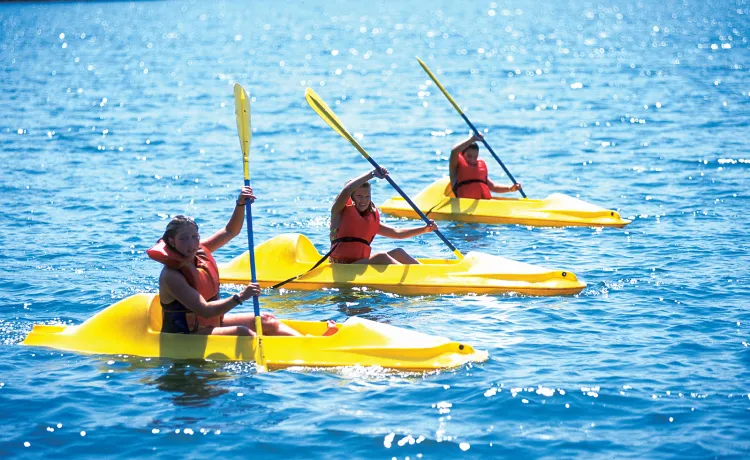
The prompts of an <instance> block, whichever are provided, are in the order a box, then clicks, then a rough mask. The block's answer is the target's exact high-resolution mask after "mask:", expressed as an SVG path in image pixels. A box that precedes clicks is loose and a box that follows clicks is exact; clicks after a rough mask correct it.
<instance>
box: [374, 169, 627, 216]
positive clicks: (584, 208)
mask: <svg viewBox="0 0 750 460" xmlns="http://www.w3.org/2000/svg"><path fill="white" fill-rule="evenodd" d="M449 182H450V178H448V177H444V178H442V179H438V180H436V181H435V182H433V183H432V185H429V186H428V187H427V188H425V189H424V190H422V191H421V192H419V194H418V195H417V196H416V197H414V202H415V203H416V204H417V206H419V208H420V209H423V210H424V212H425V213H428V215H429V217H430V218H432V219H434V220H455V221H460V222H476V223H484V224H519V225H531V226H534V227H573V226H579V227H580V226H582V227H624V226H626V225H628V224H629V223H630V221H629V220H627V219H622V218H620V214H619V213H618V212H617V211H612V210H610V209H605V208H601V207H599V206H596V205H594V204H591V203H587V202H585V201H583V200H579V199H578V198H573V197H572V196H568V195H563V194H562V193H553V194H552V195H550V196H548V197H547V198H545V199H543V200H531V199H523V198H499V197H493V198H492V199H490V200H473V199H470V198H454V197H453V195H452V193H451V194H450V195H447V194H446V190H449V189H448V185H449ZM378 209H380V211H382V212H384V213H386V214H390V215H392V216H397V217H408V218H411V219H417V218H418V216H417V214H416V213H415V212H414V211H413V210H412V209H411V207H410V206H409V205H407V204H406V203H405V202H404V201H403V200H402V199H401V198H400V197H393V198H391V199H390V200H388V201H386V202H385V203H383V205H382V206H378ZM428 211H429V212H428Z"/></svg>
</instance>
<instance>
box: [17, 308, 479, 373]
mask: <svg viewBox="0 0 750 460" xmlns="http://www.w3.org/2000/svg"><path fill="white" fill-rule="evenodd" d="M161 318H162V313H161V303H160V302H159V296H158V295H157V294H136V295H133V296H131V297H128V298H126V299H123V300H121V301H119V302H117V303H116V304H114V305H111V306H109V307H107V308H105V309H104V310H102V311H100V312H99V313H97V314H96V315H94V316H93V317H91V318H89V319H88V320H87V321H85V322H84V323H83V324H81V325H78V326H62V325H60V326H57V325H35V326H34V328H33V329H32V331H31V332H30V333H29V335H28V336H27V337H26V339H25V340H24V341H23V345H29V346H42V347H49V348H55V349H59V350H69V351H76V352H82V353H94V354H118V355H134V356H144V357H154V358H156V357H159V358H171V359H211V360H214V361H253V360H254V359H255V352H256V350H255V347H256V346H257V341H256V340H254V339H253V338H252V337H239V336H218V335H214V336H206V335H195V334H167V333H161V332H159V331H160V330H161ZM282 322H284V323H285V324H287V325H289V326H291V327H293V328H294V329H296V330H298V331H299V332H301V333H302V334H305V335H303V336H302V337H277V336H264V337H263V352H264V358H265V364H266V367H267V368H269V369H284V368H287V367H291V366H308V367H340V366H380V367H383V368H389V369H399V370H409V371H431V370H435V369H443V368H452V367H457V366H462V365H464V364H467V363H470V362H484V361H486V360H487V359H488V354H487V352H486V351H480V350H475V349H474V348H473V347H471V346H470V345H467V344H461V343H458V342H453V341H451V340H449V339H447V338H445V337H439V336H432V335H427V334H422V333H420V332H416V331H412V330H409V329H404V328H400V327H395V326H390V325H387V324H380V323H377V322H374V321H369V320H366V319H363V318H357V317H351V318H348V319H347V320H346V321H345V322H344V323H342V324H339V325H338V328H339V331H338V332H337V333H336V334H333V335H330V336H323V333H324V332H325V331H326V329H327V326H326V323H325V322H322V321H320V322H319V321H291V320H282Z"/></svg>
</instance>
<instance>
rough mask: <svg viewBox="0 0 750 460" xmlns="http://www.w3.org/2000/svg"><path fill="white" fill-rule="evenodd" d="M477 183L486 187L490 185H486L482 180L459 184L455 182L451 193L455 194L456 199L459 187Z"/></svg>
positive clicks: (466, 181) (464, 181)
mask: <svg viewBox="0 0 750 460" xmlns="http://www.w3.org/2000/svg"><path fill="white" fill-rule="evenodd" d="M477 182H480V183H482V184H484V185H487V186H489V185H490V184H488V183H487V181H486V180H482V179H469V180H462V181H461V182H456V183H455V184H454V185H453V193H454V194H456V197H458V193H457V191H458V189H459V187H463V186H464V185H469V184H476V183H477Z"/></svg>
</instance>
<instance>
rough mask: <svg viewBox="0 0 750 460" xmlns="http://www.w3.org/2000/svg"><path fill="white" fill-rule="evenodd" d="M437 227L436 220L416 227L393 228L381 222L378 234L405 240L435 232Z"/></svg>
mask: <svg viewBox="0 0 750 460" xmlns="http://www.w3.org/2000/svg"><path fill="white" fill-rule="evenodd" d="M437 228H438V226H437V224H436V223H435V221H434V220H431V221H430V225H425V226H424V227H415V228H393V227H390V226H388V225H385V224H384V223H382V222H381V223H380V227H379V228H378V235H380V236H384V237H386V238H393V239H395V240H404V239H406V238H412V237H414V236H417V235H422V234H424V233H429V232H434V231H435V230H437Z"/></svg>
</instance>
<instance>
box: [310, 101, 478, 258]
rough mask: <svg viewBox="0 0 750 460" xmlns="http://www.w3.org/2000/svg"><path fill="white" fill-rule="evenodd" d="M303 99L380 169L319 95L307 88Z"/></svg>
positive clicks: (402, 192)
mask: <svg viewBox="0 0 750 460" xmlns="http://www.w3.org/2000/svg"><path fill="white" fill-rule="evenodd" d="M305 99H306V100H307V103H308V104H310V107H312V109H313V110H314V111H315V113H317V114H318V115H320V118H322V119H323V121H325V122H326V123H328V126H330V127H331V128H333V130H334V131H336V132H337V133H339V135H340V136H341V137H343V138H344V139H346V140H348V141H349V143H351V144H352V145H353V146H354V148H355V149H357V151H358V152H359V153H361V154H362V156H363V157H365V159H366V160H367V161H369V162H370V164H371V165H373V166H374V167H375V168H377V170H378V171H380V166H379V165H378V164H377V163H376V162H375V160H373V159H372V157H370V155H369V154H368V153H367V152H366V151H365V149H363V148H362V146H361V145H359V142H357V140H356V139H354V137H353V136H352V135H351V134H349V131H347V130H346V128H344V125H343V124H341V121H340V120H339V119H338V117H336V114H335V113H333V110H331V108H330V107H328V106H327V105H326V103H325V102H323V100H322V99H321V98H320V96H318V94H317V93H316V92H315V91H313V90H312V88H307V89H306V90H305ZM385 179H386V180H387V181H388V183H389V184H391V186H392V187H393V188H394V189H396V191H397V192H398V193H399V194H400V195H401V196H402V197H403V198H404V200H406V202H407V203H409V205H410V206H411V207H412V208H413V209H414V211H415V212H416V213H417V214H419V217H421V218H422V220H424V221H425V223H426V224H428V225H429V224H430V219H428V218H427V216H425V215H424V213H423V212H422V211H421V210H420V209H419V208H418V207H417V205H416V204H414V202H413V201H411V198H409V197H408V196H407V195H406V193H404V191H403V190H401V187H399V186H398V185H396V183H395V182H394V181H393V179H391V176H390V175H387V176H385ZM435 234H437V236H439V237H440V239H441V240H443V243H445V244H446V245H447V246H448V247H449V248H450V250H451V251H453V254H455V255H456V257H458V259H459V260H460V259H463V258H464V256H463V254H461V251H459V250H458V249H456V247H455V246H453V244H452V243H451V242H450V241H448V239H447V238H446V237H445V236H443V234H442V233H441V232H440V230H435Z"/></svg>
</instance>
